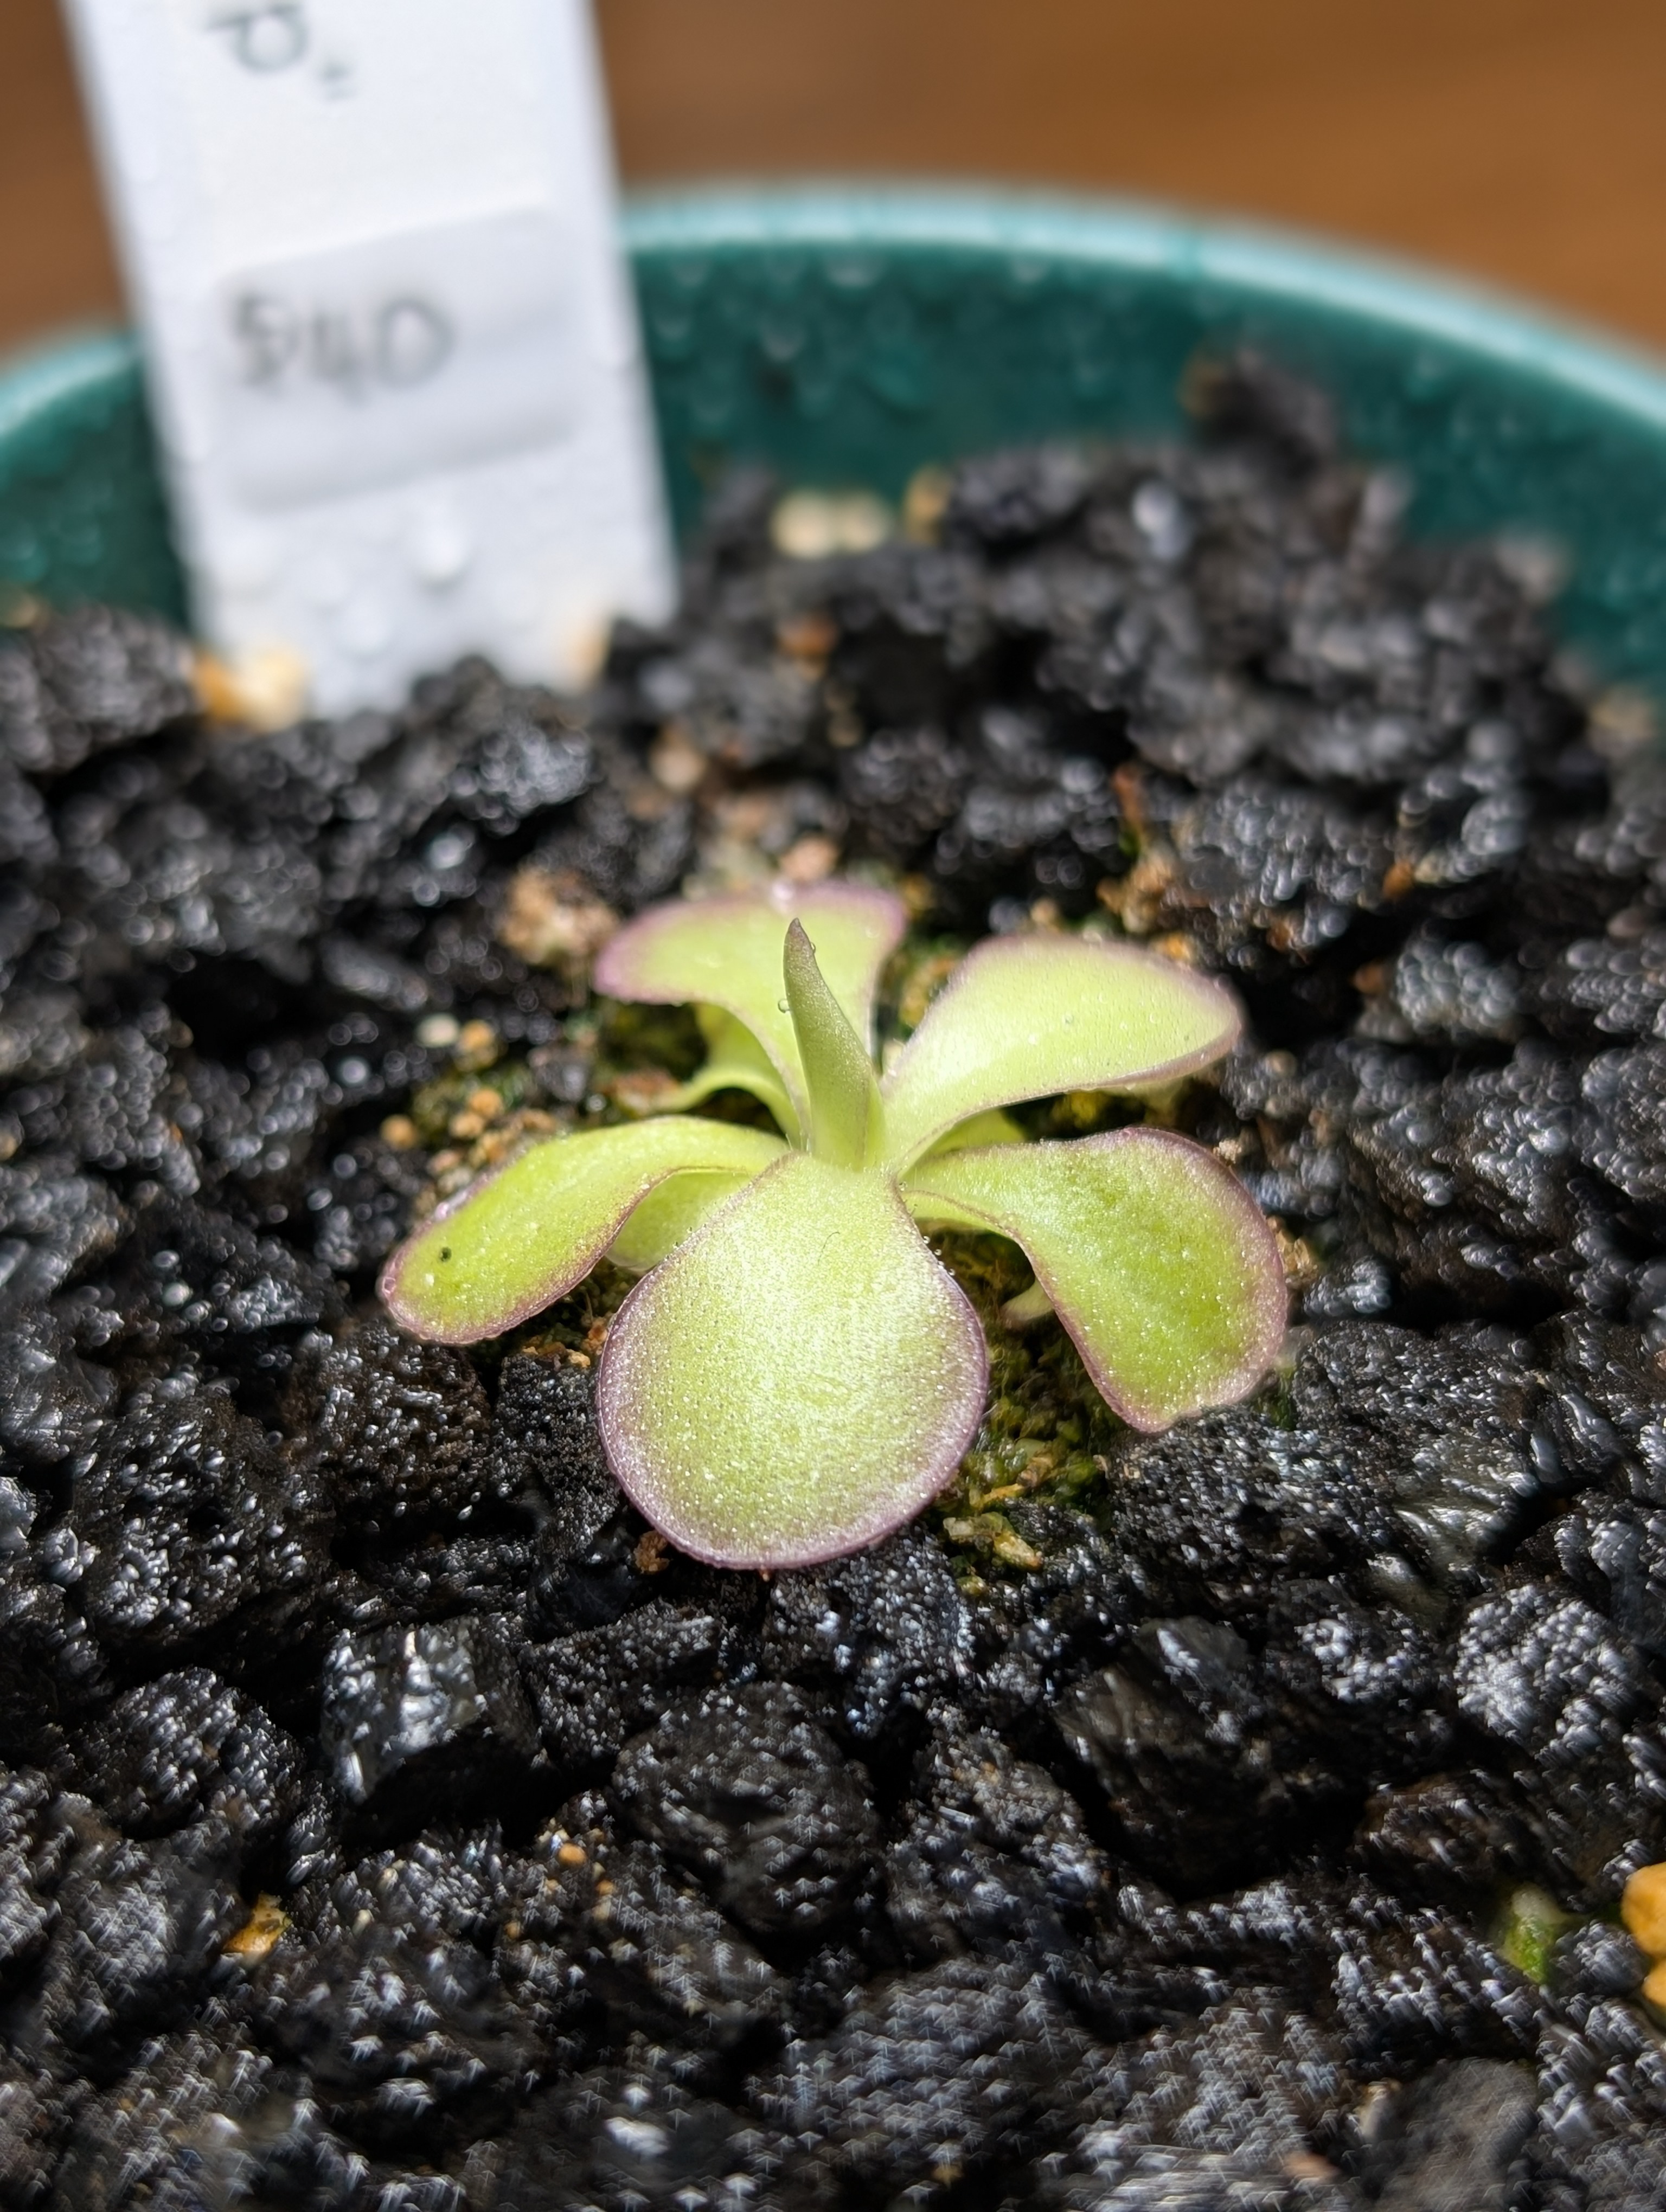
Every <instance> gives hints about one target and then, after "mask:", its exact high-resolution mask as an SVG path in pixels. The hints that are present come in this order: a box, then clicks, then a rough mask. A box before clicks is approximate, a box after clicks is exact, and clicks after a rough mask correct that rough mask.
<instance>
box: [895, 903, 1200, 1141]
mask: <svg viewBox="0 0 1666 2212" xmlns="http://www.w3.org/2000/svg"><path fill="white" fill-rule="evenodd" d="M1237 1033H1238V1015H1237V1008H1236V1007H1235V1006H1234V1005H1233V1003H1232V1000H1231V997H1230V996H1229V995H1228V994H1227V993H1226V992H1225V991H1224V990H1223V989H1222V988H1221V987H1220V985H1219V983H1213V982H1211V981H1209V980H1208V978H1207V976H1203V975H1195V974H1194V973H1193V972H1192V971H1191V970H1190V969H1186V968H1182V967H1179V966H1177V964H1176V963H1175V962H1173V961H1172V960H1164V959H1163V958H1161V957H1159V956H1158V954H1156V953H1153V952H1144V951H1140V950H1139V949H1138V948H1137V947H1135V946H1134V945H1096V944H1090V943H1088V942H1086V941H1085V940H1084V939H1081V938H1078V937H1061V936H1054V935H1050V934H1048V935H1037V936H1034V937H999V938H992V939H988V940H987V941H986V942H985V943H983V944H982V945H976V946H975V947H974V949H973V950H972V951H970V952H969V953H968V954H967V956H966V957H965V959H964V960H963V961H962V962H961V963H960V965H959V967H958V968H957V969H955V971H954V974H953V975H952V976H951V977H950V978H949V981H948V982H947V984H946V985H945V987H944V988H943V990H942V991H941V993H940V994H939V995H938V997H937V998H935V999H933V1001H932V1003H931V1005H930V1006H928V1007H927V1010H926V1018H925V1019H924V1020H923V1021H922V1022H921V1024H920V1026H919V1028H918V1029H917V1030H915V1033H914V1035H913V1036H911V1037H910V1038H909V1042H908V1043H907V1044H906V1045H905V1046H904V1047H903V1051H902V1053H901V1054H900V1055H899V1056H898V1058H897V1063H896V1065H895V1066H894V1067H893V1068H892V1069H891V1073H889V1074H888V1075H887V1076H886V1078H885V1082H884V1084H883V1085H881V1091H882V1095H883V1097H884V1099H885V1159H886V1162H887V1164H889V1165H890V1166H891V1168H892V1169H893V1170H897V1169H901V1168H903V1167H906V1166H907V1165H908V1164H909V1162H910V1161H911V1160H915V1159H918V1158H920V1156H921V1154H922V1153H923V1152H927V1150H929V1149H930V1147H931V1146H933V1144H935V1143H936V1142H937V1141H938V1140H939V1139H940V1138H941V1137H942V1136H943V1135H944V1134H945V1132H946V1131H948V1130H950V1129H952V1127H954V1125H955V1123H956V1122H957V1121H966V1120H967V1119H969V1118H970V1115H974V1114H978V1113H982V1112H983V1111H985V1110H986V1109H988V1108H989V1107H992V1106H1010V1105H1012V1104H1013V1103H1015V1102H1016V1101H1018V1099H1022V1098H1045V1097H1049V1096H1050V1095H1051V1094H1052V1093H1053V1092H1055V1091H1114V1090H1116V1089H1118V1088H1121V1087H1123V1086H1127V1085H1145V1084H1149V1083H1153V1082H1160V1081H1163V1080H1165V1079H1170V1078H1173V1077H1176V1076H1181V1075H1189V1074H1191V1073H1195V1071H1196V1070H1197V1069H1198V1068H1201V1067H1207V1066H1209V1064H1210V1063H1211V1061H1213V1060H1219V1058H1220V1056H1221V1054H1223V1053H1224V1052H1226V1051H1227V1050H1229V1049H1230V1048H1231V1044H1232V1042H1233V1040H1234V1039H1235V1038H1236V1037H1237Z"/></svg>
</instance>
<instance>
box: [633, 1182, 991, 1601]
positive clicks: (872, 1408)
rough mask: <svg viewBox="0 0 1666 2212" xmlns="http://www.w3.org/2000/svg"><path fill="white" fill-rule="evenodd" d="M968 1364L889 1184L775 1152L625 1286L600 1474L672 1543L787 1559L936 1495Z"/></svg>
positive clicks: (708, 1555)
mask: <svg viewBox="0 0 1666 2212" xmlns="http://www.w3.org/2000/svg"><path fill="white" fill-rule="evenodd" d="M987 1378H988V1355H987V1352H986V1351H985V1347H984V1342H983V1333H982V1329H981V1328H980V1327H979V1326H978V1322H977V1316H976V1314H975V1313H974V1312H973V1311H972V1309H971V1307H970V1304H968V1303H967V1300H966V1298H965V1296H964V1293H963V1292H962V1291H961V1290H960V1289H959V1287H958V1285H956V1284H955V1283H954V1282H953V1281H952V1279H951V1278H950V1277H949V1276H948V1275H946V1274H945V1273H944V1271H943V1269H942V1268H941V1267H939V1266H938V1264H937V1262H936V1261H935V1260H933V1257H932V1255H931V1254H930V1252H929V1251H928V1250H927V1247H926V1244H925V1243H924V1241H923V1239H922V1238H921V1236H920V1234H919V1232H918V1231H917V1230H916V1229H915V1227H914V1225H913V1223H912V1222H911V1221H910V1220H909V1217H908V1214H907V1212H906V1211H905V1209H904V1207H903V1203H902V1200H901V1199H900V1198H899V1196H898V1194H897V1189H896V1187H895V1185H894V1184H892V1183H891V1182H890V1181H889V1180H888V1179H887V1178H885V1176H879V1175H875V1174H873V1172H872V1171H868V1172H866V1173H858V1172H854V1171H852V1170H848V1169H844V1168H837V1167H833V1166H830V1164H828V1163H826V1162H825V1161H823V1160H818V1159H815V1158H812V1157H811V1156H810V1155H809V1154H807V1153H804V1152H788V1153H787V1154H786V1155H785V1156H784V1157H783V1158H781V1159H780V1160H778V1161H777V1162H776V1163H775V1166H774V1167H772V1168H771V1169H770V1170H769V1172H768V1173H767V1174H766V1175H764V1176H760V1178H759V1179H758V1180H757V1182H755V1183H753V1184H751V1186H750V1188H747V1189H745V1190H744V1191H742V1192H741V1193H740V1194H739V1196H738V1197H736V1198H733V1199H731V1200H729V1202H728V1204H727V1206H722V1207H721V1208H720V1209H719V1211H718V1212H716V1213H714V1214H713V1216H712V1217H711V1218H710V1219H709V1220H708V1222H707V1223H706V1225H705V1226H704V1227H703V1228H702V1229H700V1230H697V1231H696V1232H695V1234H694V1235H693V1236H692V1237H690V1239H689V1240H688V1242H687V1243H685V1244H682V1245H680V1246H679V1247H678V1249H677V1250H676V1251H675V1252H673V1253H672V1255H671V1257H670V1258H669V1259H668V1260H667V1261H666V1262H665V1264H664V1266H663V1267H657V1268H656V1269H655V1270H654V1273H652V1274H651V1275H648V1276H645V1277H644V1278H643V1279H642V1280H641V1282H640V1283H639V1284H638V1285H636V1288H635V1290H634V1291H632V1292H631V1294H630V1296H629V1298H627V1299H626V1301H625V1303H624V1304H623V1307H622V1308H621V1309H620V1310H619V1312H618V1314H617V1316H616V1317H615V1319H614V1322H613V1325H612V1327H611V1329H610V1330H609V1332H608V1338H607V1346H606V1350H605V1352H604V1354H603V1358H602V1369H601V1376H600V1379H599V1385H598V1395H597V1407H598V1411H599V1415H600V1419H601V1424H602V1434H603V1439H604V1442H605V1444H606V1447H607V1455H608V1459H609V1462H610V1464H611V1467H612V1468H613V1472H614V1474H616V1475H617V1477H618V1479H619V1481H620V1482H621V1483H622V1484H623V1486H624V1489H625V1491H626V1492H627V1493H628V1494H629V1497H630V1498H632V1500H633V1501H634V1502H635V1504H636V1505H637V1506H639V1507H640V1508H641V1510H642V1512H644V1513H645V1514H646V1515H647V1516H648V1519H649V1520H650V1521H651V1522H653V1523H654V1526H655V1528H659V1529H660V1530H661V1531H662V1532H663V1533H664V1534H666V1536H668V1537H669V1538H670V1539H671V1541H672V1543H673V1544H675V1545H677V1546H678V1547H679V1548H680V1549H682V1550H683V1551H685V1552H689V1553H692V1554H693V1556H694V1557H695V1558H696V1559H704V1560H708V1561H709V1562H710V1563H711V1564H712V1565H715V1566H726V1567H789V1566H806V1565H811V1564H812V1563H813V1562H814V1561H816V1560H818V1559H834V1558H836V1557H838V1556H839V1555H840V1554H841V1553H845V1552H849V1551H853V1550H855V1549H857V1548H858V1547H860V1546H862V1545H864V1544H871V1543H873V1542H875V1541H877V1540H878V1539H879V1537H881V1536H883V1535H885V1534H888V1533H889V1531H890V1530H891V1529H893V1528H899V1527H901V1525H902V1524H903V1522H906V1521H908V1520H910V1519H911V1518H912V1517H913V1516H914V1515H915V1514H916V1513H918V1512H919V1511H920V1510H921V1507H922V1506H924V1505H925V1504H927V1501H928V1500H929V1499H930V1498H933V1497H934V1496H935V1495H936V1493H937V1492H938V1491H939V1490H940V1489H941V1488H942V1487H943V1486H944V1485H945V1483H946V1482H947V1481H948V1480H950V1478H951V1477H952V1474H954V1472H955V1469H956V1468H957V1467H958V1464H959V1462H960V1458H961V1455H962V1454H963V1452H964V1450H965V1449H966V1447H967V1446H968V1444H969V1443H970V1441H971V1438H972V1436H973V1434H974V1432H975V1431H976V1426H977V1423H978V1419H979V1417H980V1415H981V1413H982V1407H983V1394H984V1389H985V1386H986V1382H987Z"/></svg>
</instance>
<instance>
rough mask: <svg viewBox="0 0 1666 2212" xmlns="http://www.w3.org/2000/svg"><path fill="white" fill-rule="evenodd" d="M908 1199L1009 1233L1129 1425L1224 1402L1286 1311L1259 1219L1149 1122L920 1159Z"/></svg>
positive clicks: (1208, 1156)
mask: <svg viewBox="0 0 1666 2212" xmlns="http://www.w3.org/2000/svg"><path fill="white" fill-rule="evenodd" d="M906 1195H907V1197H908V1200H909V1205H910V1206H913V1207H915V1209H916V1210H917V1211H919V1212H922V1213H924V1214H927V1215H928V1216H934V1215H935V1214H936V1211H937V1208H938V1207H939V1206H952V1208H954V1209H955V1212H956V1213H957V1215H958V1216H963V1217H971V1218H976V1219H978V1220H979V1221H980V1222H981V1224H982V1226H983V1227H984V1228H986V1229H994V1230H998V1231H1000V1234H1001V1235H1002V1236H1004V1237H1011V1238H1012V1240H1013V1242H1014V1243H1018V1244H1019V1245H1021V1246H1022V1247H1023V1249H1024V1251H1025V1255H1026V1256H1027V1257H1028V1259H1029V1261H1030V1264H1031V1267H1033V1268H1034V1269H1035V1271H1036V1279H1037V1285H1039V1286H1040V1288H1041V1289H1042V1290H1043V1291H1045V1293H1046V1295H1047V1296H1048V1297H1049V1298H1050V1299H1051V1301H1052V1303H1053V1305H1054V1307H1055V1310H1057V1313H1058V1316H1059V1319H1060V1320H1061V1322H1063V1323H1064V1326H1065V1328H1067V1330H1068V1331H1069V1332H1070V1334H1071V1336H1072V1337H1073V1339H1074V1340H1075V1343H1076V1347H1077V1349H1078V1350H1079V1352H1080V1353H1081V1355H1082V1359H1083V1363H1084V1364H1085V1366H1086V1368H1087V1370H1088V1372H1089V1374H1090V1375H1091V1376H1092V1377H1093V1381H1094V1383H1095V1384H1096V1385H1097V1389H1099V1391H1100V1392H1101V1394H1102V1395H1103V1396H1104V1398H1105V1400H1106V1401H1107V1402H1108V1403H1109V1404H1110V1405H1111V1406H1112V1407H1115V1408H1116V1412H1118V1413H1121V1414H1122V1418H1123V1419H1125V1420H1127V1421H1128V1422H1130V1423H1132V1425H1134V1427H1135V1428H1139V1429H1162V1428H1166V1427H1168V1425H1170V1422H1172V1421H1176V1420H1178V1419H1180V1418H1181V1416H1182V1415H1183V1414H1186V1413H1196V1412H1198V1411H1199V1410H1200V1409H1201V1407H1205V1406H1222V1405H1230V1404H1231V1402H1232V1401H1234V1400H1235V1399H1237V1398H1241V1397H1243V1395H1244V1393H1245V1392H1246V1391H1248V1390H1250V1389H1253V1388H1254V1387H1255V1385H1256V1383H1257V1382H1258V1381H1259V1380H1260V1378H1261V1377H1262V1376H1263V1375H1264V1374H1265V1373H1266V1371H1267V1370H1268V1366H1269V1365H1270V1364H1271V1363H1272V1361H1273V1358H1274V1355H1275V1354H1276V1352H1277V1351H1278V1348H1279V1345H1280V1341H1281V1340H1282V1337H1283V1334H1284V1325H1285V1286H1284V1270H1283V1267H1282V1265H1281V1263H1280V1258H1279V1249H1278V1246H1277V1244H1276V1243H1274V1238H1273V1232H1272V1231H1271V1230H1270V1229H1269V1228H1268V1225H1267V1223H1266V1221H1265V1220H1264V1219H1263V1218H1262V1214H1261V1212H1260V1211H1259V1209H1258V1208H1257V1207H1256V1204H1255V1202H1254V1200H1252V1199H1251V1198H1250V1196H1249V1193H1248V1192H1247V1191H1246V1190H1245V1189H1244V1188H1243V1185H1242V1184H1241V1183H1240V1182H1238V1181H1237V1178H1236V1176H1233V1175H1231V1173H1230V1172H1229V1171H1228V1170H1227V1169H1225V1167H1224V1166H1222V1164H1221V1163H1220V1162H1219V1160H1218V1159H1216V1158H1215V1157H1214V1155H1213V1152H1205V1151H1204V1149H1203V1147H1202V1146H1201V1145H1195V1144H1193V1143H1192V1142H1191V1141H1190V1139H1188V1138H1185V1137H1177V1136H1172V1135H1170V1133H1168V1132H1166V1131H1163V1130H1157V1129H1116V1130H1113V1131H1111V1132H1110V1133H1109V1134H1107V1135H1105V1136H1100V1137H1085V1138H1083V1139H1081V1140H1080V1141H1079V1142H1078V1143H1075V1144H1042V1145H1022V1146H1002V1147H1001V1148H1000V1150H998V1151H991V1152H954V1153H949V1154H945V1155H942V1156H940V1157H939V1158H936V1159H933V1160H929V1161H925V1162H922V1163H921V1165H920V1167H918V1168H917V1169H915V1170H914V1172H913V1173H912V1174H911V1175H910V1176H909V1178H908V1182H907V1186H906Z"/></svg>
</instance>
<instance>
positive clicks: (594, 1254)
mask: <svg viewBox="0 0 1666 2212" xmlns="http://www.w3.org/2000/svg"><path fill="white" fill-rule="evenodd" d="M784 1149H785V1147H784V1146H782V1144H781V1139H779V1138H778V1137H770V1136H766V1135H765V1134H764V1133H763V1131H762V1130H760V1129H739V1128H736V1127H733V1126H732V1125H731V1124H730V1123H728V1122H726V1121H698V1120H696V1119H695V1118H694V1117H693V1116H692V1115H690V1116H688V1117H686V1118H679V1117H677V1116H667V1117H666V1118H664V1119H662V1120H658V1121H637V1122H635V1123H633V1124H632V1125H631V1126H630V1127H627V1128H619V1129H587V1130H584V1131H582V1132H581V1133H580V1134H579V1135H577V1136H575V1137H552V1138H550V1139H549V1141H548V1142H547V1143H544V1144H541V1145H534V1146H533V1147H532V1150H531V1151H530V1152H523V1153H522V1154H521V1155H520V1158H518V1159H514V1160H511V1161H510V1162H509V1164H508V1166H507V1167H503V1168H500V1169H499V1170H498V1171H497V1173H496V1175H493V1176H488V1177H487V1178H486V1179H485V1181H484V1182H478V1183H476V1184H475V1185H474V1186H473V1188H471V1189H470V1190H466V1191H465V1192H463V1193H462V1194H460V1195H459V1196H458V1197H457V1198H454V1199H453V1200H451V1201H450V1202H449V1204H447V1205H446V1206H441V1209H440V1211H439V1212H437V1213H436V1214H435V1216H434V1218H433V1219H432V1220H431V1221H429V1223H428V1224H427V1225H425V1226H424V1227H423V1228H421V1229H419V1230H418V1231H417V1233H416V1235H415V1236H414V1237H407V1238H406V1239H405V1241H404V1243H403V1244H401V1245H400V1246H399V1248H398V1250H397V1251H396V1252H395V1253H394V1255H393V1256H392V1259H391V1260H390V1261H388V1263H387V1266H386V1267H385V1268H384V1270H383V1271H382V1279H381V1293H382V1301H383V1303H384V1304H385V1305H386V1307H387V1310H388V1311H389V1312H390V1313H391V1314H392V1316H393V1318H394V1320H395V1321H397V1322H399V1324H400V1325H401V1327H402V1328H408V1329H410V1332H411V1333H412V1334H413V1335H416V1336H425V1337H429V1338H431V1339H433V1340H435V1341H437V1342H439V1343H441V1344H477V1343H479V1342H480V1340H482V1338H483V1337H488V1336H501V1335H502V1333H503V1331H504V1330H505V1329H507V1328H514V1327H515V1326H516V1325H517V1324H518V1323H519V1322H523V1321H528V1320H530V1319H531V1318H532V1315H534V1314H535V1313H541V1312H542V1311H543V1310H544V1307H545V1306H547V1305H549V1304H551V1303H552V1301H553V1300H555V1299H556V1298H559V1297H564V1296H565V1294H566V1293H567V1292H568V1291H570V1290H571V1289H572V1287H573V1285H574V1284H575V1283H577V1282H581V1281H582V1280H583V1279H584V1277H585V1276H587V1274H588V1273H590V1270H591V1269H592V1268H593V1267H594V1266H595V1264H596V1262H597V1261H598V1260H599V1259H600V1258H601V1256H602V1255H603V1254H604V1253H605V1251H606V1250H607V1248H608V1246H609V1245H610V1244H611V1243H612V1242H613V1240H614V1238H615V1237H617V1235H618V1234H619V1231H621V1229H622V1228H623V1226H624V1224H625V1222H626V1220H627V1218H629V1214H630V1212H631V1211H632V1209H633V1208H634V1207H635V1206H636V1205H637V1203H638V1202H639V1200H641V1199H642V1198H644V1197H645V1196H646V1195H647V1194H648V1192H649V1191H651V1190H653V1189H654V1187H655V1186H656V1185H657V1184H659V1183H660V1182H664V1180H665V1179H666V1176H675V1175H678V1174H680V1173H682V1172H684V1170H689V1169H702V1170H707V1171H708V1172H713V1173H717V1174H723V1175H733V1176H756V1175H759V1174H761V1173H762V1172H763V1170H764V1169H765V1168H767V1167H769V1165H770V1164H771V1163H772V1162H773V1161H775V1160H776V1159H778V1158H780V1157H781V1153H782V1152H783V1151H784Z"/></svg>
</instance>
